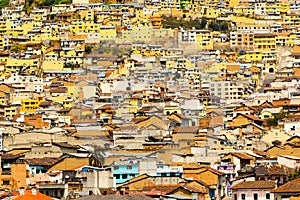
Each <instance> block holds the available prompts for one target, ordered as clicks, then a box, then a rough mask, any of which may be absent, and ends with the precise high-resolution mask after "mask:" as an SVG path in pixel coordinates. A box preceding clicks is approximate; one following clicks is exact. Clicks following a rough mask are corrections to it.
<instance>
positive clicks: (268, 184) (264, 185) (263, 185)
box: [232, 181, 276, 190]
mask: <svg viewBox="0 0 300 200" xmlns="http://www.w3.org/2000/svg"><path fill="white" fill-rule="evenodd" d="M275 187H276V183H275V182H273V181H245V182H241V183H238V184H236V185H234V186H233V187H232V189H234V190H237V189H274V188H275Z"/></svg>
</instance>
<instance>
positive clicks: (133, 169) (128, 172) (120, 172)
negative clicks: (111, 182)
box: [112, 161, 139, 184]
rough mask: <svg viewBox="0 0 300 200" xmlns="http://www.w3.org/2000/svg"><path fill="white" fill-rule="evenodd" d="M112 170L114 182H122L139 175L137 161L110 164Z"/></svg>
mask: <svg viewBox="0 0 300 200" xmlns="http://www.w3.org/2000/svg"><path fill="white" fill-rule="evenodd" d="M112 172H113V175H114V178H115V180H116V184H120V183H124V182H126V181H128V180H129V179H131V178H134V177H137V176H138V175H139V165H138V162H137V161H122V162H114V163H113V164H112Z"/></svg>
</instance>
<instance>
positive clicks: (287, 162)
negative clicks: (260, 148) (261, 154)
mask: <svg viewBox="0 0 300 200" xmlns="http://www.w3.org/2000/svg"><path fill="white" fill-rule="evenodd" d="M295 158H296V157H295ZM277 162H278V164H280V165H284V166H287V167H288V168H292V169H295V168H298V167H300V157H298V159H291V158H287V157H284V156H278V157H277Z"/></svg>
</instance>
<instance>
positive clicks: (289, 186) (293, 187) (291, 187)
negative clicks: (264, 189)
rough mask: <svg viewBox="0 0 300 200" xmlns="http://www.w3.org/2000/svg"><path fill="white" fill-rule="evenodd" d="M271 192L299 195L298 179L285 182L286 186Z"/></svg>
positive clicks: (299, 182)
mask: <svg viewBox="0 0 300 200" xmlns="http://www.w3.org/2000/svg"><path fill="white" fill-rule="evenodd" d="M273 192H274V193H294V192H297V193H299V192H300V178H298V179H295V180H293V181H289V182H287V183H286V184H284V185H282V186H280V187H278V188H277V189H275V190H273Z"/></svg>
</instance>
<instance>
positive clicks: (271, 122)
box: [267, 111, 288, 126]
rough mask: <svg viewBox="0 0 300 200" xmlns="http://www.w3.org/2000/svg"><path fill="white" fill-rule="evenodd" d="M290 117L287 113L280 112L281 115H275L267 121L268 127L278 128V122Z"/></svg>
mask: <svg viewBox="0 0 300 200" xmlns="http://www.w3.org/2000/svg"><path fill="white" fill-rule="evenodd" d="M285 117H288V115H287V113H285V112H283V111H280V113H277V114H274V117H273V118H269V119H267V126H278V121H279V120H282V119H283V118H285Z"/></svg>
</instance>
